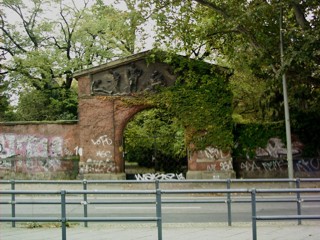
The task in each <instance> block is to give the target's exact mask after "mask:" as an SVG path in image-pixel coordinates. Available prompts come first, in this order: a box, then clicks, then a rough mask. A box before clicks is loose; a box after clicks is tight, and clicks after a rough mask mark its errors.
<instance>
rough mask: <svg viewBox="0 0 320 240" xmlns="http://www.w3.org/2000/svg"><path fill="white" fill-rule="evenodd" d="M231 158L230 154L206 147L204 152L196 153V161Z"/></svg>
mask: <svg viewBox="0 0 320 240" xmlns="http://www.w3.org/2000/svg"><path fill="white" fill-rule="evenodd" d="M228 158H231V154H230V152H223V151H222V150H220V149H217V148H214V147H207V148H206V149H205V150H201V151H198V159H207V160H211V161H214V160H219V159H228Z"/></svg>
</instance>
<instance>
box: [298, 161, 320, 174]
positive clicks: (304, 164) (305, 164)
mask: <svg viewBox="0 0 320 240" xmlns="http://www.w3.org/2000/svg"><path fill="white" fill-rule="evenodd" d="M296 169H297V170H298V171H299V172H313V171H318V170H320V159H317V158H313V159H309V160H305V159H301V160H299V161H298V162H297V163H296Z"/></svg>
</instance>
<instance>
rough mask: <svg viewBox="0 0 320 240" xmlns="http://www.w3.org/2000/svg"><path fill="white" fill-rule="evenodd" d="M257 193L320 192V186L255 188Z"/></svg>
mask: <svg viewBox="0 0 320 240" xmlns="http://www.w3.org/2000/svg"><path fill="white" fill-rule="evenodd" d="M255 191H256V193H311V192H313V193H320V188H293V189H291V188H288V189H283V188H268V189H258V188H257V189H255Z"/></svg>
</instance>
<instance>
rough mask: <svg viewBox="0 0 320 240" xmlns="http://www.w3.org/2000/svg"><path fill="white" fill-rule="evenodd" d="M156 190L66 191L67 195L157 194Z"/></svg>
mask: <svg viewBox="0 0 320 240" xmlns="http://www.w3.org/2000/svg"><path fill="white" fill-rule="evenodd" d="M156 192H157V191H156V190H66V194H156Z"/></svg>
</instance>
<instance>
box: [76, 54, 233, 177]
mask: <svg viewBox="0 0 320 240" xmlns="http://www.w3.org/2000/svg"><path fill="white" fill-rule="evenodd" d="M149 54H150V52H149V51H147V52H143V53H140V54H136V55H132V56H130V57H127V58H125V59H121V60H118V61H114V62H111V63H107V64H104V65H101V66H98V67H95V68H91V69H88V70H85V71H82V72H79V73H77V74H75V78H76V79H77V80H78V89H79V93H78V96H79V108H78V112H79V122H78V131H79V145H80V146H79V147H80V148H81V155H80V164H79V168H80V169H79V172H80V174H81V175H83V177H85V178H95V179H97V178H101V179H125V173H124V160H123V152H122V136H123V131H124V128H125V126H126V124H127V122H128V121H129V120H130V119H131V118H132V117H133V116H134V115H135V114H136V113H138V112H139V111H141V110H143V109H145V108H147V107H148V106H147V105H144V104H141V103H140V104H139V105H135V104H127V101H128V100H130V99H134V98H135V95H136V94H137V93H138V92H142V91H153V90H154V89H155V87H156V86H158V85H161V86H165V87H166V86H172V85H173V84H174V82H175V80H176V78H177V77H176V76H175V75H174V74H173V71H172V69H171V67H170V66H169V65H168V64H166V63H163V62H152V63H150V62H147V60H146V59H147V57H148V56H149ZM197 156H198V155H197V154H196V155H193V156H191V157H190V161H189V163H188V164H189V166H188V167H189V168H190V171H192V172H191V173H190V174H189V176H190V178H203V175H201V174H200V175H199V174H198V172H199V171H200V172H204V171H207V170H208V168H207V167H203V166H204V163H205V162H206V161H205V160H203V158H202V159H201V160H198V159H197ZM230 159H231V158H228V161H231V160H230ZM216 160H217V159H208V164H211V165H212V164H213V163H212V161H214V162H216ZM220 161H224V160H223V159H222V160H221V159H220ZM221 166H222V165H221ZM216 170H217V171H216V172H215V173H214V174H217V172H218V171H220V170H221V169H220V168H219V169H218V168H217V169H216ZM229 170H230V169H229ZM212 174H213V173H212V171H209V175H211V176H212ZM206 176H207V175H206ZM224 176H225V175H223V177H224ZM219 177H220V175H219ZM211 178H212V177H211Z"/></svg>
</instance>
